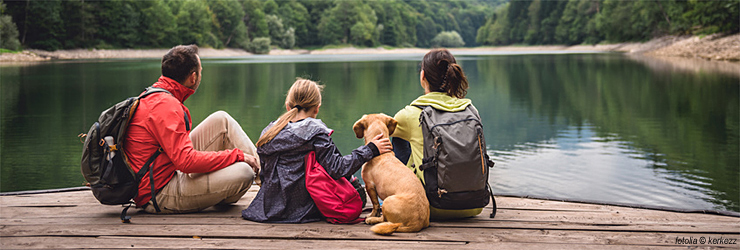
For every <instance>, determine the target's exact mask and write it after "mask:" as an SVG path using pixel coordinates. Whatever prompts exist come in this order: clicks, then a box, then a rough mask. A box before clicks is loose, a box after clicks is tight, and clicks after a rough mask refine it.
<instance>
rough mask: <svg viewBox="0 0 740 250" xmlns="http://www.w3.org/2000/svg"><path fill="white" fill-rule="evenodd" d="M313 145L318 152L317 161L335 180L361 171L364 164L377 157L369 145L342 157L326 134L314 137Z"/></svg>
mask: <svg viewBox="0 0 740 250" xmlns="http://www.w3.org/2000/svg"><path fill="white" fill-rule="evenodd" d="M313 145H314V149H315V151H316V161H318V162H319V164H321V166H323V167H324V169H325V170H326V172H327V173H328V174H329V175H330V176H331V178H334V179H335V180H337V179H339V178H342V177H348V176H350V175H352V174H354V173H355V172H357V170H360V168H361V167H362V164H365V162H367V161H369V160H370V159H372V158H373V157H374V156H375V155H374V154H373V150H372V148H371V147H370V146H368V145H363V146H360V147H358V148H357V149H355V150H352V153H351V154H349V155H345V156H342V154H341V153H339V149H337V146H336V145H334V142H333V141H332V140H331V137H329V135H328V134H324V133H321V134H318V135H316V136H314V138H313Z"/></svg>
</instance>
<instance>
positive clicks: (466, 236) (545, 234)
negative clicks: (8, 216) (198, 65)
mask: <svg viewBox="0 0 740 250" xmlns="http://www.w3.org/2000/svg"><path fill="white" fill-rule="evenodd" d="M260 229H262V228H259V227H242V228H203V227H198V226H190V227H173V226H142V227H136V228H128V230H122V229H120V228H119V229H118V230H116V229H104V230H102V231H101V233H93V232H86V233H83V232H79V231H77V230H75V229H69V228H55V227H49V228H48V229H47V230H48V231H49V233H48V234H45V235H27V236H20V237H19V236H3V241H5V240H7V239H15V238H31V237H35V238H37V240H36V241H46V240H48V239H49V238H55V237H79V238H87V239H91V238H100V237H122V238H123V237H127V238H179V239H193V238H196V239H221V240H227V239H250V240H274V241H291V240H315V241H324V242H334V241H367V242H373V241H376V242H396V243H398V244H401V245H403V244H406V243H409V242H415V243H417V242H427V243H434V244H440V245H470V244H478V245H493V244H498V243H539V244H575V245H578V244H586V245H622V246H673V247H676V246H680V244H677V241H676V240H677V239H678V238H689V237H693V238H697V239H698V238H699V237H707V236H706V235H701V234H657V233H626V232H618V233H611V232H609V233H607V232H583V231H567V232H566V231H555V232H554V231H548V230H486V231H483V230H471V229H458V230H449V229H440V228H430V229H427V230H424V231H422V232H420V233H411V234H404V233H397V234H394V235H393V236H379V235H374V234H372V233H370V232H367V231H363V232H355V231H351V230H344V229H316V228H306V227H303V229H301V230H296V231H291V230H290V229H296V227H292V226H276V227H272V228H267V229H265V230H260ZM11 230H13V229H11ZM709 237H724V238H733V236H728V235H717V236H709ZM734 238H735V239H736V238H737V237H736V236H735V237H734ZM76 245H77V246H80V245H79V244H76ZM699 245H700V244H695V245H694V246H699ZM373 246H374V247H375V245H373ZM719 246H724V247H733V246H734V247H736V246H737V245H719ZM374 247H373V248H374Z"/></svg>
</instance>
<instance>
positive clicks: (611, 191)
mask: <svg viewBox="0 0 740 250" xmlns="http://www.w3.org/2000/svg"><path fill="white" fill-rule="evenodd" d="M422 56H423V55H422V54H399V55H298V56H248V57H238V58H209V59H204V60H203V68H204V69H203V80H202V84H201V86H200V88H199V89H198V91H197V93H195V94H194V95H193V96H191V97H190V98H189V99H188V100H187V101H186V102H185V105H187V106H188V107H189V108H190V111H191V114H192V119H193V123H194V124H198V123H200V121H202V120H203V119H204V118H205V117H206V116H208V115H209V114H210V113H212V112H214V111H216V110H224V111H226V112H228V113H230V114H231V115H232V116H233V117H234V118H235V119H236V120H237V121H238V122H240V124H241V125H242V127H243V128H244V129H245V131H246V132H247V134H248V135H249V136H250V137H251V138H252V140H253V141H256V140H257V138H258V137H259V133H260V131H261V130H262V129H263V128H264V127H265V126H266V125H267V124H268V123H269V122H270V121H272V120H274V119H276V118H277V117H278V116H279V115H280V114H281V113H282V112H283V111H284V110H285V109H284V104H283V103H284V100H285V94H286V92H287V90H288V88H289V87H290V85H291V84H292V83H293V81H294V80H295V78H296V77H304V78H310V79H313V80H317V81H320V83H321V84H323V85H325V86H326V88H325V89H324V93H323V95H324V101H323V105H322V108H321V112H320V113H319V115H318V118H319V119H322V120H323V121H324V122H325V123H326V124H327V125H328V126H329V127H330V128H332V129H334V130H335V133H334V134H333V135H332V138H333V139H334V141H335V143H336V144H337V145H338V146H339V148H340V151H341V152H342V153H344V154H348V153H350V151H351V150H352V149H354V148H356V147H358V146H360V145H362V140H361V139H357V138H355V136H354V133H353V131H352V125H353V124H354V122H355V121H356V120H357V119H359V118H360V117H361V116H362V115H363V114H367V113H386V114H389V115H391V116H392V115H393V114H395V113H396V112H397V111H398V110H399V109H401V108H403V107H404V106H405V105H407V104H408V103H410V102H411V101H412V100H414V99H415V98H416V97H418V96H419V95H421V94H423V90H422V88H421V87H420V85H419V74H418V73H419V72H418V71H419V62H420V60H421V58H422ZM456 56H457V59H458V62H459V64H460V65H462V67H463V69H464V71H465V73H466V74H467V76H468V79H469V82H470V89H469V92H468V96H467V97H468V98H470V99H472V100H473V103H474V105H475V106H476V107H477V108H478V110H479V111H480V115H481V118H482V120H483V124H484V125H483V126H484V133H485V136H486V142H487V143H488V145H487V147H488V148H487V150H488V154H489V155H490V156H492V159H493V160H494V161H495V162H496V166H495V168H493V169H492V171H491V175H490V183H491V185H492V187H493V189H494V192H495V193H497V194H507V195H531V196H539V197H550V198H562V199H574V200H591V201H599V202H606V203H627V204H636V205H649V206H662V207H671V208H681V209H710V210H721V211H736V212H738V211H740V191H739V190H740V180H739V179H740V171H739V169H740V166H739V165H740V159H739V157H738V155H739V154H740V150H739V149H738V146H739V145H740V141H739V140H738V138H739V137H738V135H739V134H740V103H739V100H738V99H739V97H740V84H739V82H740V77H738V76H737V75H732V74H723V73H713V72H707V71H701V70H699V71H680V70H666V69H664V68H661V67H652V66H650V65H649V64H646V63H644V62H641V61H637V60H632V59H630V58H629V57H627V56H625V55H622V54H611V53H596V54H558V53H554V54H546V53H545V54H543V53H539V54H495V55H472V54H459V55H456ZM159 75H160V61H159V60H156V59H155V60H86V61H84V60H83V61H57V62H50V63H41V64H33V65H3V66H0V84H2V86H1V87H2V88H1V90H2V108H1V109H0V112H2V113H0V116H1V117H2V119H1V120H0V141H1V142H0V143H1V145H0V192H10V191H19V190H37V189H53V188H64V187H77V186H81V185H84V183H85V181H84V179H83V178H82V175H81V173H80V166H79V164H80V156H81V152H82V143H80V141H79V139H78V137H77V136H78V134H80V133H86V132H87V131H88V129H89V128H90V125H91V124H92V123H93V122H94V121H95V120H96V119H97V117H98V115H99V114H100V112H101V111H103V110H104V109H106V108H108V107H109V106H111V105H113V104H115V103H117V102H118V101H120V100H123V99H125V98H127V97H130V96H135V95H138V94H139V93H140V92H141V91H142V90H143V89H144V88H145V87H147V86H149V85H151V84H152V83H154V82H155V81H156V79H157V78H158V77H159Z"/></svg>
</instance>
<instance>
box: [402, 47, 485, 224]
mask: <svg viewBox="0 0 740 250" xmlns="http://www.w3.org/2000/svg"><path fill="white" fill-rule="evenodd" d="M419 81H420V82H421V87H422V88H423V89H424V95H422V96H420V97H418V98H416V100H414V101H412V102H411V104H410V105H408V106H406V107H404V108H403V109H401V110H400V111H398V112H397V113H396V115H395V116H394V119H396V121H398V124H397V125H396V130H395V132H393V135H391V136H393V137H394V138H393V147H394V152H395V153H396V157H398V158H399V159H400V160H401V162H404V163H406V166H407V167H409V168H411V170H413V171H414V173H416V175H417V176H418V177H419V179H421V181H422V183H425V182H424V171H423V170H421V169H420V166H421V165H422V159H423V157H424V151H423V148H424V138H423V135H422V130H421V126H420V125H419V116H420V115H421V108H419V107H424V106H432V107H434V108H435V109H438V110H443V111H448V112H456V111H461V110H465V108H466V107H467V106H468V105H473V103H472V102H471V101H470V99H465V98H464V97H465V94H467V89H468V80H467V79H466V77H465V74H464V73H463V71H462V68H461V67H460V65H458V64H457V62H456V60H455V57H454V56H452V54H451V53H450V52H449V51H448V50H446V49H434V50H432V51H430V52H428V53H427V54H426V55H424V58H423V60H422V62H421V72H420V77H419ZM429 209H430V219H432V220H446V219H457V218H466V217H472V216H476V215H478V214H480V213H481V211H483V208H472V209H461V210H452V209H439V208H435V207H433V206H430V207H429Z"/></svg>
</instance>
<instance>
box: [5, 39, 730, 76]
mask: <svg viewBox="0 0 740 250" xmlns="http://www.w3.org/2000/svg"><path fill="white" fill-rule="evenodd" d="M449 50H450V51H451V52H452V53H453V54H454V53H476V52H528V51H531V52H555V51H557V52H565V53H568V52H572V53H578V52H620V53H625V54H628V55H629V56H630V57H638V58H641V60H652V59H654V60H656V61H661V62H666V63H669V64H676V63H674V62H678V63H677V64H676V65H674V66H675V67H674V68H687V67H688V68H690V67H691V65H692V64H694V63H692V62H695V64H697V65H719V68H721V70H719V71H722V72H729V73H734V74H735V75H740V34H733V35H727V36H723V35H720V34H714V35H709V36H704V37H701V36H666V37H661V38H656V39H653V40H650V41H647V42H640V43H637V42H631V43H617V44H597V45H573V46H566V45H536V46H517V45H509V46H490V47H472V48H467V47H464V48H449ZM167 51H168V49H113V50H106V49H104V50H98V49H71V50H57V51H44V50H36V49H29V50H23V51H21V52H18V53H1V54H0V65H3V64H27V63H38V62H47V61H56V60H79V59H144V58H150V59H159V58H162V55H164V54H165V53H167ZM427 51H429V48H393V49H386V48H384V47H377V48H355V47H352V46H350V47H343V48H328V49H316V50H307V49H292V50H285V49H273V50H271V51H270V53H269V54H267V55H268V56H269V55H359V54H409V53H418V54H423V53H426V52H427ZM250 55H254V54H252V53H249V52H247V51H245V50H243V49H234V48H226V49H213V48H201V49H200V56H201V57H202V58H212V57H236V56H250ZM699 67H703V66H699Z"/></svg>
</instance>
